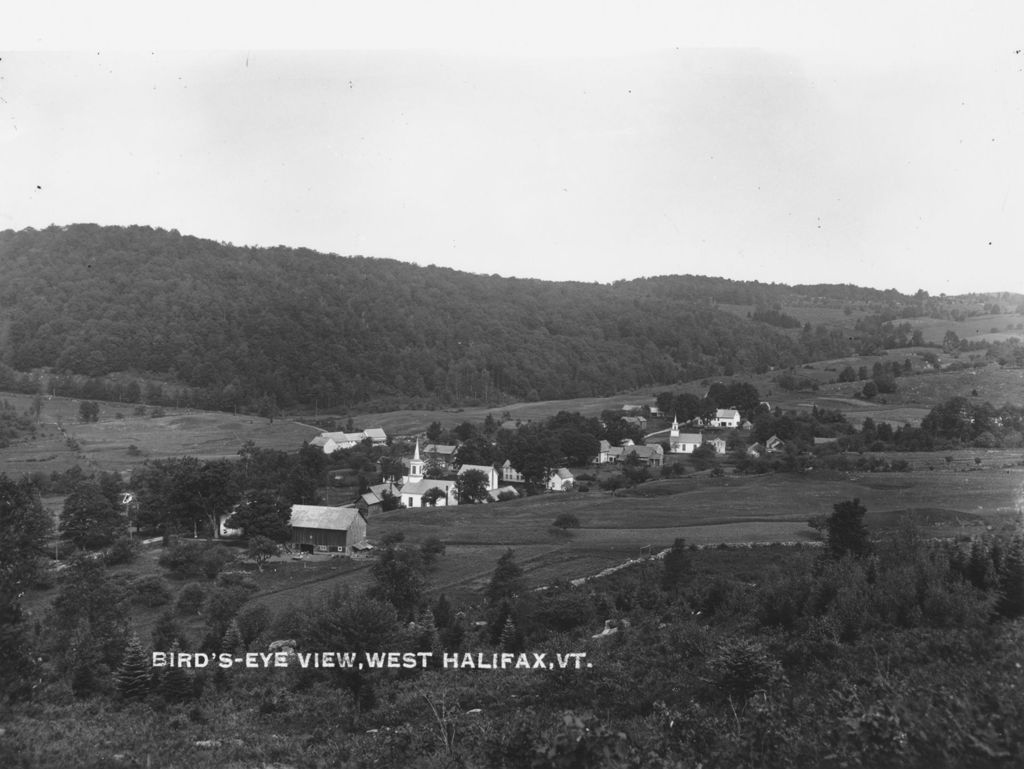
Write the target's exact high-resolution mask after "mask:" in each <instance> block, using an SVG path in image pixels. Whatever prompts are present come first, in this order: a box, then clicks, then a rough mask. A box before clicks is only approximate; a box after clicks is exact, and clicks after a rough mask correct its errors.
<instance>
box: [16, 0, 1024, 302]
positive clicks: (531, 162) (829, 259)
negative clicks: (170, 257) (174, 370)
mask: <svg viewBox="0 0 1024 769" xmlns="http://www.w3.org/2000/svg"><path fill="white" fill-rule="evenodd" d="M23 5H24V6H27V7H25V8H22V9H20V10H19V11H17V12H14V13H13V14H11V16H12V19H11V20H10V23H8V22H7V21H5V25H4V26H5V29H4V30H0V229H22V228H25V227H36V228H42V227H46V226H49V225H50V224H58V225H65V224H71V223H75V222H95V223H99V224H104V225H115V224H116V225H129V224H141V225H150V226H154V227H163V228H166V229H177V230H178V231H179V232H181V233H182V234H189V235H195V236H199V237H205V238H212V239H214V240H221V241H226V242H230V243H234V244H237V245H255V246H275V245H286V246H292V247H307V248H312V249H315V250H318V251H324V252H328V253H336V254H340V255H350V254H360V255H365V256H376V257H385V258H392V259H399V260H402V261H407V262H415V263H417V264H423V265H426V264H436V265H439V266H446V267H452V268H455V269H459V270H466V271H470V272H476V273H485V274H499V275H506V276H518V277H535V278H542V279H546V280H582V281H597V282H610V281H614V280H620V279H631V278H635V277H641V276H656V275H665V274H686V273H691V274H704V275H716V276H722V277H727V278H732V279H736V280H759V281H762V282H780V283H791V284H792V283H854V284H858V285H866V286H873V287H877V288H896V289H899V290H901V291H904V292H911V293H912V292H914V291H916V290H917V289H919V288H923V289H925V290H927V291H929V292H930V293H933V294H938V293H947V294H959V293H965V292H974V291H979V292H980V291H1017V292H1024V267H1022V266H1021V265H1022V264H1024V216H1021V213H1022V212H1024V173H1022V171H1024V53H1022V52H1021V50H1020V49H1022V48H1024V8H1022V9H1020V10H1018V9H1017V8H1016V7H1015V5H1014V4H1012V3H1000V2H995V3H986V4H984V8H966V6H967V5H968V4H964V3H958V4H952V3H941V2H928V3H925V2H917V1H916V0H913V1H911V2H902V3H895V4H894V3H889V4H886V3H874V2H862V3H829V2H797V1H796V0H781V1H780V2H774V3H764V2H748V1H747V0H742V1H740V2H733V3H729V4H708V3H704V4H698V3H692V2H674V3H669V2H661V0H657V1H653V0H652V1H650V2H642V1H641V2H631V3H608V2H597V1H596V0H595V1H594V2H589V3H579V2H557V0H554V1H551V2H547V3H541V2H533V1H532V0H527V1H526V2H521V3H516V4H509V3H502V4H497V3H488V2H481V1H479V0H478V2H454V1H452V2H444V1H442V2H438V3H411V2H398V1H397V0H392V1H390V2H381V3H369V4H368V3H361V4H356V3H348V2H335V3H321V2H314V1H313V0H305V1H303V0H299V1H298V2H293V3H290V4H289V5H288V6H287V7H288V9H289V10H288V12H287V15H282V12H281V10H280V9H281V8H282V7H283V6H281V5H280V4H277V5H276V6H274V5H270V4H265V3H246V4H244V5H240V4H234V3H230V2H228V3H218V4H209V5H204V4H202V3H196V2H193V0H185V1H184V2H180V3H175V4H166V7H165V8H161V9H159V10H157V11H154V10H149V9H147V8H146V5H148V4H141V3H125V2H103V1H102V0H100V1H99V2H90V3H77V4H70V3H54V2H40V3H33V4H23ZM709 6H713V7H710V8H709Z"/></svg>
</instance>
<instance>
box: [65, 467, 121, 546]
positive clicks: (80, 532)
mask: <svg viewBox="0 0 1024 769" xmlns="http://www.w3.org/2000/svg"><path fill="white" fill-rule="evenodd" d="M127 527H128V521H127V519H126V518H125V517H124V515H122V514H121V512H120V511H119V510H117V509H116V508H115V507H114V505H113V504H112V503H111V502H110V499H108V498H107V496H106V495H104V494H103V492H102V491H101V490H100V487H99V486H98V485H97V484H96V483H93V482H90V481H86V482H82V483H80V484H78V485H77V486H76V487H75V488H74V489H73V490H72V491H71V494H69V495H68V497H67V499H65V500H64V509H63V511H62V512H61V515H60V533H61V535H62V536H64V537H66V538H67V539H70V540H71V541H72V542H74V543H75V545H76V546H78V547H80V548H83V549H85V550H98V549H100V548H103V547H107V546H108V545H110V544H112V543H113V542H114V541H115V540H117V539H118V537H120V536H122V535H123V534H125V533H126V530H127Z"/></svg>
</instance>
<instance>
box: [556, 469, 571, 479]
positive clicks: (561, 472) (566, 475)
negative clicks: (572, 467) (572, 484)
mask: <svg viewBox="0 0 1024 769" xmlns="http://www.w3.org/2000/svg"><path fill="white" fill-rule="evenodd" d="M555 475H557V476H558V477H559V478H562V479H563V480H568V481H571V480H572V479H573V474H572V473H570V472H569V468H568V467H559V468H558V469H557V470H555Z"/></svg>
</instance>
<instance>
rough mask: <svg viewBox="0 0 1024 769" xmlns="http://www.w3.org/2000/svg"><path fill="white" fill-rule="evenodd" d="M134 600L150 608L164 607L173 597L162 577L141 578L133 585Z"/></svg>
mask: <svg viewBox="0 0 1024 769" xmlns="http://www.w3.org/2000/svg"><path fill="white" fill-rule="evenodd" d="M131 592H132V600H133V601H135V602H136V603H140V604H142V605H143V606H147V607H149V608H151V609H152V608H155V607H157V606H163V605H164V604H166V603H169V602H170V600H171V597H172V594H171V588H170V586H169V585H168V584H167V581H166V580H165V579H163V578H162V577H158V576H156V575H151V576H148V577H140V578H139V579H137V580H135V581H134V582H133V583H132V585H131Z"/></svg>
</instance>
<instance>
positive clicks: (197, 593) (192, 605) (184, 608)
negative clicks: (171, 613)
mask: <svg viewBox="0 0 1024 769" xmlns="http://www.w3.org/2000/svg"><path fill="white" fill-rule="evenodd" d="M205 598H206V591H205V590H204V589H203V586H202V585H200V584H199V583H198V582H189V583H188V584H187V585H185V587H183V588H182V589H181V593H180V594H179V595H178V603H177V604H175V609H176V610H177V612H178V614H198V613H199V610H200V609H201V608H202V606H203V599H205Z"/></svg>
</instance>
